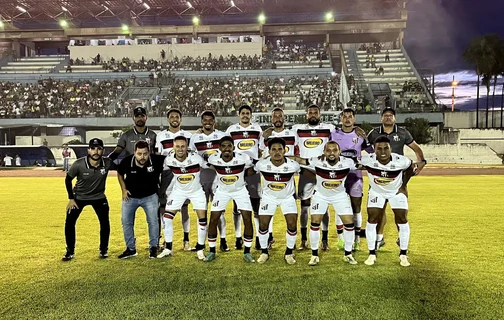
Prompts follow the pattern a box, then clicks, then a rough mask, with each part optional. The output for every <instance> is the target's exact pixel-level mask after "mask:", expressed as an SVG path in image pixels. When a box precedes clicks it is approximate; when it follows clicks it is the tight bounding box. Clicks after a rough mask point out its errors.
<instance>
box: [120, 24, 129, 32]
mask: <svg viewBox="0 0 504 320" xmlns="http://www.w3.org/2000/svg"><path fill="white" fill-rule="evenodd" d="M121 28H122V31H124V32H127V31H129V27H128V26H127V25H125V24H123V25H122V27H121Z"/></svg>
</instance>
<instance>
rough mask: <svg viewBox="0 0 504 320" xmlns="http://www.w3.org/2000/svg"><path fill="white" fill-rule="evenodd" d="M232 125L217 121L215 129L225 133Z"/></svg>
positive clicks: (227, 122)
mask: <svg viewBox="0 0 504 320" xmlns="http://www.w3.org/2000/svg"><path fill="white" fill-rule="evenodd" d="M232 124H233V123H232V122H230V121H225V120H220V119H217V121H216V122H215V129H217V130H220V131H224V132H225V131H226V130H227V128H229V126H230V125H232Z"/></svg>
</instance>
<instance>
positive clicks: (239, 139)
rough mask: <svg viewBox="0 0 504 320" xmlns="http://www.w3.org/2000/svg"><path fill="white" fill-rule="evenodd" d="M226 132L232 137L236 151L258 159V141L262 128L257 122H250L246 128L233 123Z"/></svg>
mask: <svg viewBox="0 0 504 320" xmlns="http://www.w3.org/2000/svg"><path fill="white" fill-rule="evenodd" d="M226 134H227V135H228V136H230V137H231V138H233V140H234V145H235V148H236V152H239V153H245V154H247V155H248V156H249V157H250V158H251V159H252V160H258V159H259V141H260V139H261V136H262V129H261V127H260V126H259V125H258V124H255V123H251V124H250V125H249V126H248V127H246V128H245V127H242V126H241V125H240V124H239V123H237V124H233V125H232V126H230V127H229V128H228V129H227V130H226Z"/></svg>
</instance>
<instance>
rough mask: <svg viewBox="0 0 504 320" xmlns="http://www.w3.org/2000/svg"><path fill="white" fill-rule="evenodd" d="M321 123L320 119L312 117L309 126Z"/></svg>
mask: <svg viewBox="0 0 504 320" xmlns="http://www.w3.org/2000/svg"><path fill="white" fill-rule="evenodd" d="M319 123H320V119H317V118H314V117H311V118H310V119H308V124H310V125H312V126H316V125H317V124H319Z"/></svg>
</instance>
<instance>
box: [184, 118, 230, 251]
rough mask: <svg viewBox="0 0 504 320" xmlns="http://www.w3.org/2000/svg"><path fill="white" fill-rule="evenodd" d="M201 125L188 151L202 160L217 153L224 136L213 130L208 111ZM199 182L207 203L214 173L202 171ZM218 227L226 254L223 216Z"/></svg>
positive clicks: (209, 198)
mask: <svg viewBox="0 0 504 320" xmlns="http://www.w3.org/2000/svg"><path fill="white" fill-rule="evenodd" d="M201 125H202V129H201V133H195V134H193V135H192V137H191V140H190V142H189V149H191V150H193V151H196V152H197V153H198V154H199V155H200V156H201V157H203V158H204V159H208V157H209V156H211V155H212V154H214V153H216V152H218V150H219V142H220V139H221V138H222V137H223V136H224V132H222V131H219V130H216V129H215V114H214V113H213V112H212V111H209V110H207V111H204V112H203V113H202V114H201ZM200 180H201V185H202V187H203V191H205V195H206V199H207V202H208V201H211V200H212V197H213V194H214V193H213V189H214V180H215V171H214V170H212V169H202V170H201V175H200ZM218 227H219V229H220V230H219V231H220V235H221V241H220V250H221V251H223V252H227V251H229V248H228V245H227V243H226V219H225V217H224V215H221V216H220V223H219V224H218Z"/></svg>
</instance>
